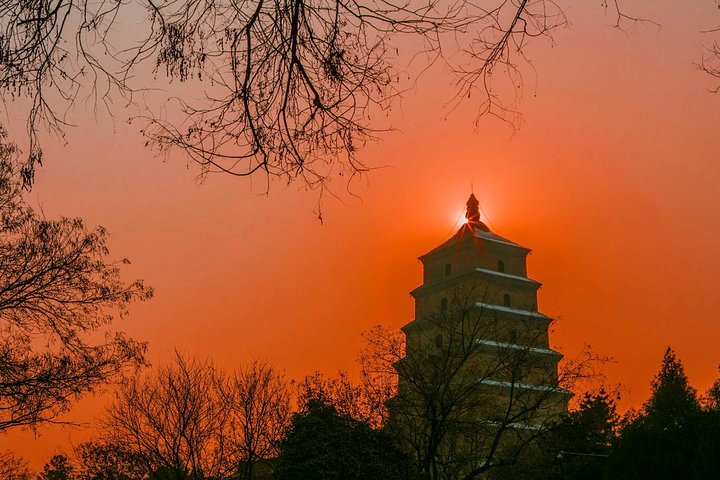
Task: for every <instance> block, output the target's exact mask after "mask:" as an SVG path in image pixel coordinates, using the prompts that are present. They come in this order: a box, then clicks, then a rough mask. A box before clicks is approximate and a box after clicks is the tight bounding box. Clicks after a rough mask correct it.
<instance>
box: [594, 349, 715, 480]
mask: <svg viewBox="0 0 720 480" xmlns="http://www.w3.org/2000/svg"><path fill="white" fill-rule="evenodd" d="M711 418H712V414H710V413H703V412H701V408H700V403H699V401H698V399H697V395H696V392H695V390H694V389H693V388H692V387H691V386H690V385H689V382H688V379H687V376H686V375H685V369H684V368H683V365H682V363H681V362H680V361H679V360H678V359H677V358H676V357H675V353H674V352H673V351H672V350H671V349H670V348H668V349H667V350H666V351H665V355H664V357H663V361H662V366H661V368H660V372H658V374H657V375H656V377H655V379H654V380H653V382H652V395H651V396H650V399H649V400H648V401H647V402H646V403H645V405H644V406H643V409H642V411H641V412H640V413H638V414H637V415H636V416H635V417H634V418H630V419H629V420H628V421H627V424H626V425H625V426H624V427H623V428H622V431H621V436H620V440H619V443H618V445H617V448H616V449H615V450H614V452H613V453H612V455H611V456H610V458H609V461H608V469H607V471H606V475H605V478H609V479H628V480H631V479H646V478H653V479H658V480H662V479H668V480H669V479H677V478H688V479H689V478H698V479H700V478H713V477H714V476H716V474H717V470H715V471H714V473H713V470H712V469H711V470H708V468H711V464H712V463H716V462H717V460H714V461H710V462H708V460H710V459H709V458H707V454H708V453H710V452H711V451H712V450H714V449H716V447H715V446H714V443H715V441H714V440H712V437H713V436H715V437H716V438H717V436H718V434H720V431H715V432H712V430H713V425H712V424H713V422H712V421H708V420H710V419H711ZM708 441H710V443H709V444H707V442H708ZM703 452H705V453H704V454H703ZM718 466H719V465H717V464H716V465H715V469H716V468H717V467H718ZM708 475H710V476H708Z"/></svg>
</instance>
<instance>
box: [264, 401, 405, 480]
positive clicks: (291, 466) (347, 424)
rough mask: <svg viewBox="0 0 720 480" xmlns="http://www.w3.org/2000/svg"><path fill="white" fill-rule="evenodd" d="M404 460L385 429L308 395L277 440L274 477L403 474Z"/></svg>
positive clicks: (346, 478)
mask: <svg viewBox="0 0 720 480" xmlns="http://www.w3.org/2000/svg"><path fill="white" fill-rule="evenodd" d="M406 467H407V460H406V457H405V456H404V454H403V453H402V452H401V451H400V450H399V448H398V447H397V446H396V445H395V443H394V441H393V440H392V439H391V438H390V437H389V436H388V435H387V434H386V433H385V432H383V431H381V430H373V429H372V428H370V426H369V425H368V424H366V423H363V422H359V421H357V420H354V419H353V418H351V417H349V416H345V415H339V414H338V413H337V411H336V410H335V408H333V407H331V406H328V405H326V404H324V403H322V402H320V401H317V400H311V401H310V402H308V404H307V405H306V406H305V408H304V409H303V411H302V412H299V413H296V414H295V415H294V416H293V419H292V422H291V427H290V429H289V431H288V433H287V435H286V437H285V439H284V440H283V441H282V442H281V445H280V456H279V458H278V461H277V466H276V469H275V475H274V478H275V480H333V479H336V480H365V479H375V480H391V479H400V478H405V475H406Z"/></svg>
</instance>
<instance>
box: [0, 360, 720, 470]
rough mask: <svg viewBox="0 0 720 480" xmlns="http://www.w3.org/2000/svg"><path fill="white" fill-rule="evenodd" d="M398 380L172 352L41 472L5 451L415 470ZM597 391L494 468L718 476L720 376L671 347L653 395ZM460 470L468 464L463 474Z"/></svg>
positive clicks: (111, 460)
mask: <svg viewBox="0 0 720 480" xmlns="http://www.w3.org/2000/svg"><path fill="white" fill-rule="evenodd" d="M391 392H392V390H391V389H390V390H385V391H383V390H382V389H378V388H377V383H376V384H375V385H373V384H372V383H369V382H365V381H363V379H362V375H361V378H360V380H359V381H357V382H352V381H351V380H350V378H349V377H348V375H347V374H346V373H341V374H339V375H338V376H337V377H334V378H325V377H323V376H322V375H321V374H319V373H316V374H314V375H311V376H308V377H306V378H305V379H304V380H302V381H301V382H288V381H286V380H285V379H284V378H283V376H282V375H281V374H280V373H279V372H278V371H277V370H276V369H275V368H274V367H272V366H271V365H269V364H267V363H260V362H254V363H252V364H250V365H249V366H247V367H246V368H242V369H240V370H238V371H236V372H231V373H223V372H221V371H219V370H218V369H216V368H215V367H214V366H213V365H212V363H211V362H209V361H200V360H197V359H189V358H186V357H183V356H182V355H177V356H176V357H175V359H174V362H173V363H171V364H169V365H165V366H162V367H160V368H157V369H156V370H154V371H152V372H149V373H147V374H145V375H143V376H139V377H136V378H134V379H133V380H131V381H129V382H127V383H126V384H125V385H123V387H122V388H121V389H120V390H119V391H118V393H117V395H116V397H115V399H114V401H113V402H112V404H111V405H110V406H109V407H108V409H107V410H106V412H105V415H104V417H103V419H102V422H101V428H100V430H99V435H98V437H97V438H95V439H93V440H90V441H87V442H84V443H82V444H80V445H78V446H76V447H75V448H72V449H70V451H69V452H67V454H62V455H55V456H54V457H52V458H51V459H50V460H49V462H48V463H47V464H46V465H45V466H44V468H43V471H42V472H40V474H38V475H37V476H35V475H34V474H32V473H31V472H30V471H29V470H28V469H27V467H26V465H25V464H24V463H23V462H22V461H21V460H19V459H17V458H16V457H12V456H11V455H9V454H6V455H5V456H4V457H3V460H2V465H3V467H0V468H4V470H2V469H0V475H2V478H6V479H10V480H31V479H35V478H37V479H38V480H210V479H213V480H216V479H238V480H239V479H268V480H269V479H276V480H301V479H380V480H382V479H408V478H413V479H414V478H421V477H422V476H425V475H422V474H421V466H420V465H418V464H417V462H418V458H417V457H416V456H414V455H413V452H412V451H411V449H409V448H407V447H408V444H407V441H406V440H405V439H403V438H402V437H401V435H398V432H397V431H396V430H394V429H393V428H392V426H391V423H392V422H390V423H388V422H387V409H386V407H385V401H386V400H387V397H388V393H391ZM617 400H618V395H617V394H611V393H608V392H607V391H605V390H599V391H596V392H593V393H585V394H584V395H583V396H582V398H581V399H580V400H579V401H578V402H576V405H575V407H574V408H572V409H571V410H570V411H569V412H568V414H567V415H565V416H564V417H563V418H560V419H556V421H555V422H554V423H553V424H549V425H548V426H547V427H546V428H544V429H543V432H542V434H541V435H536V436H534V437H533V440H532V441H531V442H528V445H527V448H525V449H523V451H522V454H521V455H519V456H518V457H517V458H516V460H515V461H514V462H512V463H508V462H502V461H498V467H497V468H494V469H489V470H487V471H486V472H485V475H486V478H495V479H505V478H514V479H548V480H549V479H587V480H592V479H598V480H600V479H648V478H653V479H665V478H667V479H678V478H683V479H710V478H718V474H719V473H720V442H719V440H720V380H718V381H716V382H715V384H714V385H713V386H712V387H711V388H710V389H709V390H708V391H707V392H706V393H705V394H704V395H698V393H697V392H696V390H695V389H693V388H692V387H691V386H690V384H689V382H688V379H687V376H686V375H685V371H684V368H683V366H682V363H681V362H680V361H679V360H678V359H677V358H676V356H675V354H674V353H673V351H672V350H670V349H668V350H667V351H666V352H665V355H664V358H663V361H662V365H661V368H660V371H659V372H658V373H657V375H656V376H655V378H654V379H653V381H652V393H651V396H650V398H649V399H648V400H647V401H646V402H645V404H644V405H643V406H642V408H640V409H638V410H631V411H629V412H627V413H626V414H624V415H620V414H619V413H618V412H617V403H616V402H617ZM453 478H461V477H453Z"/></svg>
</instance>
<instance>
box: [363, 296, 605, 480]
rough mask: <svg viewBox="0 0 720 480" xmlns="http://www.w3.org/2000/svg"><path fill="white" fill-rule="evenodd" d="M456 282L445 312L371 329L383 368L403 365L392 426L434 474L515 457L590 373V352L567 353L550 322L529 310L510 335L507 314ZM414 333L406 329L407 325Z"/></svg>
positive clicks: (467, 475)
mask: <svg viewBox="0 0 720 480" xmlns="http://www.w3.org/2000/svg"><path fill="white" fill-rule="evenodd" d="M476 293H477V292H475V293H473V292H471V291H458V292H457V293H456V295H455V299H454V301H453V302H451V307H449V308H448V309H447V310H446V311H444V312H438V313H437V314H435V315H433V316H431V317H430V318H425V319H419V320H416V322H415V323H414V325H412V326H411V327H406V328H412V329H414V332H412V333H411V334H409V335H408V340H407V342H406V344H405V345H403V344H402V343H401V342H400V341H399V337H398V335H397V333H395V332H392V331H390V330H383V329H376V330H375V331H374V334H373V335H371V336H368V341H369V342H371V344H372V345H373V349H374V350H375V351H377V352H381V354H380V355H377V356H376V358H379V359H381V362H380V363H378V364H377V365H376V369H377V370H378V371H382V369H383V366H384V370H385V372H386V373H385V374H389V373H390V372H391V371H392V370H395V371H396V372H397V376H398V380H399V384H398V391H397V394H396V395H395V396H394V397H393V398H392V399H391V400H390V401H389V402H388V406H389V408H390V419H389V422H388V428H389V429H390V431H391V432H393V434H395V435H396V436H398V437H399V438H401V439H402V440H403V441H404V443H405V444H406V445H407V446H408V448H409V449H410V450H411V451H412V452H413V454H414V457H415V459H416V461H417V468H418V472H419V475H420V476H421V477H422V478H426V479H433V480H434V479H440V478H460V479H468V480H469V479H473V478H478V477H479V476H481V475H482V474H483V473H484V472H486V471H488V470H489V469H491V468H495V467H497V466H500V465H507V464H510V463H513V462H515V461H516V460H517V458H518V456H519V454H520V453H521V452H522V451H523V450H524V449H525V448H526V447H527V446H528V445H530V444H532V442H533V441H534V440H535V439H536V438H537V437H538V436H541V435H543V434H544V432H545V427H546V426H547V425H548V424H549V422H552V421H554V420H556V419H557V418H558V415H561V414H563V412H564V411H565V408H566V403H567V399H568V397H569V395H570V388H572V386H573V385H574V384H575V383H576V382H577V381H579V380H581V379H584V378H586V377H587V376H588V375H590V374H592V371H591V370H590V367H591V364H592V362H593V361H594V358H593V357H592V355H590V354H588V353H585V354H583V356H581V357H580V358H579V360H575V361H566V362H565V364H564V366H562V367H561V368H560V371H559V373H558V368H557V364H558V361H559V360H560V355H559V354H557V353H556V352H553V351H552V350H550V349H549V348H548V347H547V346H546V345H543V343H544V341H543V337H544V338H546V332H547V330H546V328H547V324H543V322H544V320H542V319H539V318H528V319H525V320H524V321H523V322H525V323H526V325H525V326H524V328H522V329H520V328H518V329H517V331H515V330H513V338H512V339H508V324H507V322H506V321H505V320H504V319H502V318H499V317H498V316H497V315H495V314H494V313H495V312H492V311H489V310H485V309H483V308H482V307H480V306H478V300H477V294H476ZM406 333H407V331H406Z"/></svg>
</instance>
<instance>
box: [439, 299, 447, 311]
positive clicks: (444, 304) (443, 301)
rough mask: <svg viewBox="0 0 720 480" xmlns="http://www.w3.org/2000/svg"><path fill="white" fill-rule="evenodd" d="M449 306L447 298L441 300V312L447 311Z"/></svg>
mask: <svg viewBox="0 0 720 480" xmlns="http://www.w3.org/2000/svg"><path fill="white" fill-rule="evenodd" d="M447 306H448V302H447V298H443V299H442V300H440V311H441V312H444V311H446V310H447Z"/></svg>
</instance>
